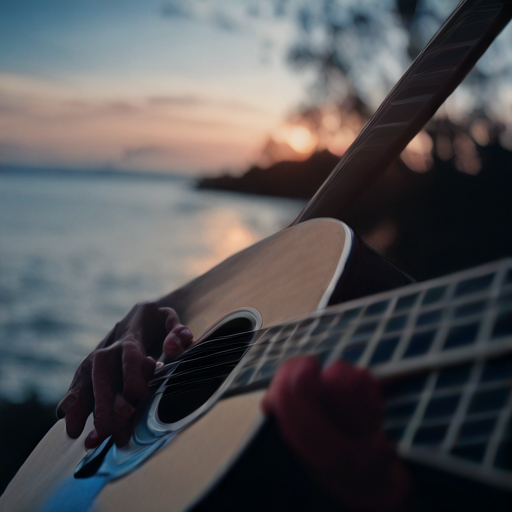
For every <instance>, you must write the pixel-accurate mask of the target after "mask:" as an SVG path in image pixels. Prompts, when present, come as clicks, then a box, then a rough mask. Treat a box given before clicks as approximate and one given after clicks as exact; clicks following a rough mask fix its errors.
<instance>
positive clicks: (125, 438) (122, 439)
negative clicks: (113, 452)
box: [114, 418, 134, 448]
mask: <svg viewBox="0 0 512 512" xmlns="http://www.w3.org/2000/svg"><path fill="white" fill-rule="evenodd" d="M133 426H134V425H133V418H132V419H131V420H130V421H129V422H128V424H127V425H126V426H125V427H124V428H123V429H121V430H120V431H119V432H117V433H116V434H115V435H114V442H115V443H116V446H117V447H119V448H122V447H123V446H126V445H127V444H128V442H129V441H130V438H131V436H132V434H133Z"/></svg>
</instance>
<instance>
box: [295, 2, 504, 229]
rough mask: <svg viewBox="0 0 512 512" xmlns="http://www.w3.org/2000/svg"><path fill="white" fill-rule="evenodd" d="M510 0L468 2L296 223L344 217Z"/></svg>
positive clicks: (455, 78) (477, 51)
mask: <svg viewBox="0 0 512 512" xmlns="http://www.w3.org/2000/svg"><path fill="white" fill-rule="evenodd" d="M511 16H512V2H511V1H510V0H465V1H462V2H461V3H460V4H459V6H458V7H457V8H456V9H455V11H454V12H453V14H452V15H451V16H450V17H449V18H448V20H447V21H446V22H445V23H444V24H443V26H442V27H441V28H440V29H439V30H438V32H437V33H436V34H435V35H434V37H433V38H432V40H431V41H430V42H429V43H428V45H427V46H426V47H425V48H424V50H423V51H422V52H421V53H420V55H419V56H418V57H417V58H416V60H415V61H414V62H413V63H412V64H411V66H410V67H409V69H408V70H407V71H406V72H405V74H404V75H403V76H402V78H401V79H400V80H399V81H398V82H397V84H396V85H395V86H394V87H393V89H392V90H391V91H390V93H389V94H388V96H387V97H386V99H385V100H384V101H383V103H382V105H381V106H380V107H379V109H378V110H377V112H376V113H375V114H374V115H373V117H372V118H371V119H370V121H369V122H368V123H367V124H366V126H365V127H364V128H363V130H362V131H361V133H360V134H359V136H358V137H357V138H356V140H355V141H354V142H353V143H352V145H351V146H350V148H349V149H348V150H347V151H346V153H345V154H344V156H343V158H342V159H341V161H340V162H339V164H338V165H337V166H336V167H335V169H334V170H333V171H332V173H331V174H330V175H329V177H328V178H327V179H326V180H325V182H324V184H323V185H322V186H321V187H320V189H319V190H318V191H317V193H316V194H315V195H314V197H313V198H312V199H311V201H310V202H309V203H308V204H307V205H306V206H305V208H304V209H303V210H302V212H301V213H300V214H299V216H298V217H297V219H296V220H295V221H294V224H297V223H299V222H304V221H305V220H308V219H312V218H315V217H333V218H337V219H340V218H342V212H343V211H346V210H344V209H345V208H346V207H347V205H348V204H349V203H350V202H351V201H354V199H355V198H356V197H357V196H358V195H359V194H360V193H362V192H363V191H364V190H365V189H366V188H368V187H369V186H370V184H371V183H372V182H373V181H374V180H375V179H377V178H378V177H379V176H380V175H382V174H383V173H384V171H385V170H386V169H387V168H388V167H389V166H390V165H391V163H392V162H393V161H394V160H396V159H397V158H398V156H399V155H400V153H401V152H402V151H403V150H404V149H405V147H406V146H407V144H408V143H409V142H410V141H411V139H412V138H413V137H414V136H415V135H416V134H417V133H418V132H419V131H420V130H421V128H422V127H423V126H424V125H425V123H426V122H427V121H428V120H429V119H430V118H431V117H432V116H433V115H434V114H435V112H436V111H437V109H438V108H439V107H440V106H441V105H442V103H443V102H444V101H445V100H446V98H447V97H448V96H449V95H450V94H451V93H452V92H453V91H454V90H455V88H456V87H457V86H458V85H459V84H460V83H461V82H462V80H463V79H464V77H465V76H466V75H467V74H468V72H469V71H470V70H471V69H472V67H473V66H474V65H475V64H476V62H477V61H478V59H479V58H480V57H481V56H482V54H483V53H484V52H485V50H486V49H487V48H488V47H489V45H490V44H491V43H492V41H493V40H494V39H495V38H496V36H497V35H498V34H499V33H500V31H501V30H502V29H503V27H505V25H506V24H507V23H508V22H509V20H510V18H511Z"/></svg>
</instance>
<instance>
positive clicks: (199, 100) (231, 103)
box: [147, 94, 262, 112]
mask: <svg viewBox="0 0 512 512" xmlns="http://www.w3.org/2000/svg"><path fill="white" fill-rule="evenodd" d="M147 102H148V104H149V105H152V106H157V107H165V106H177V107H196V106H197V107H219V108H226V109H230V110H235V111H246V112H262V110H261V109H259V108H256V107H254V106H252V105H249V104H247V103H243V102H241V101H236V100H229V99H223V98H208V97H205V96H196V95H191V94H183V95H180V94H177V95H168V96H150V97H149V98H148V99H147Z"/></svg>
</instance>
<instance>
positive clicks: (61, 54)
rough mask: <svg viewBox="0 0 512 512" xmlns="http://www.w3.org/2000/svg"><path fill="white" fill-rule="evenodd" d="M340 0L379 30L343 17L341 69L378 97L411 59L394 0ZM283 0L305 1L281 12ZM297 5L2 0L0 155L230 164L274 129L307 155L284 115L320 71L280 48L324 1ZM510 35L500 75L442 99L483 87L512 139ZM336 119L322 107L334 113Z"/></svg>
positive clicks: (91, 162) (61, 163)
mask: <svg viewBox="0 0 512 512" xmlns="http://www.w3.org/2000/svg"><path fill="white" fill-rule="evenodd" d="M456 3H457V2H456V0H429V1H428V2H425V3H421V4H418V5H420V6H421V5H422V6H423V8H422V9H423V13H420V14H421V16H419V20H420V21H419V22H418V23H419V25H418V27H419V30H418V31H417V33H419V34H420V35H421V37H422V39H423V40H424V41H425V42H426V41H428V39H429V38H430V37H431V36H432V34H433V33H434V32H435V31H436V30H437V28H438V27H439V24H440V23H441V21H440V20H443V19H445V18H446V16H447V15H448V13H449V12H450V11H451V10H452V8H453V7H454V6H455V4H456ZM338 4H339V6H342V8H339V9H338V11H336V14H337V15H339V16H340V17H341V18H343V16H345V18H347V13H349V12H351V9H352V12H355V11H356V10H359V11H360V12H362V13H363V14H364V16H367V17H368V18H371V19H372V25H371V27H372V29H371V30H372V31H371V34H370V33H366V32H365V33H362V34H361V33H360V34H357V30H358V29H357V27H352V26H351V25H350V24H349V25H348V28H347V29H346V30H344V31H343V37H344V38H345V39H344V40H343V41H342V45H343V48H342V50H343V51H345V58H346V60H347V62H348V63H349V65H350V66H349V67H350V71H349V74H348V75H347V78H348V79H349V80H350V81H351V83H352V84H353V85H354V86H355V87H356V89H357V91H358V94H359V95H360V97H362V99H363V100H364V101H365V102H366V103H367V104H368V105H369V106H370V108H376V107H377V106H378V105H379V103H380V101H382V99H383V98H384V96H385V95H386V93H387V91H388V90H389V88H390V87H391V86H392V85H393V83H395V81H396V80H398V78H399V77H400V76H401V74H402V73H403V72H404V71H405V69H406V68H407V66H408V64H409V62H410V60H409V57H408V55H407V52H406V47H407V41H408V35H407V33H406V31H405V29H404V26H403V23H402V22H401V21H400V20H399V15H398V13H397V11H396V0H380V1H375V0H368V1H365V2H361V1H360V0H343V2H338ZM338 4H336V3H333V4H332V5H336V6H338ZM279 5H281V6H285V5H287V6H292V5H294V6H296V7H297V6H298V7H297V9H296V10H295V11H294V14H293V15H290V14H286V15H284V14H282V13H281V14H279V13H278V11H279ZM300 5H301V4H300V2H297V1H296V2H290V1H288V2H286V1H284V0H283V1H282V2H279V1H277V0H275V1H270V0H267V1H263V0H261V1H260V0H244V1H242V0H146V1H144V2H142V1H140V0H109V1H104V0H103V1H100V0H75V1H73V2H70V1H64V0H46V1H45V2H41V1H40V0H3V1H2V2H0V165H3V166H6V165H7V166H9V165H11V166H28V167H50V168H70V169H118V170H137V171H162V172H173V173H181V174H217V173H219V172H221V171H226V170H227V171H232V172H235V173H236V172H242V171H243V170H245V169H246V168H247V166H248V165H250V164H253V163H258V160H259V158H260V155H261V151H262V149H263V147H264V144H265V142H266V141H267V140H268V137H269V135H272V137H273V140H275V141H278V142H279V143H282V142H283V141H284V144H285V145H286V146H287V147H288V149H289V148H290V147H292V151H295V152H298V153H299V154H303V155H306V156H307V154H308V151H312V150H313V148H315V147H316V148H319V145H318V141H320V138H319V137H317V136H316V134H315V133H310V132H308V130H307V128H305V127H303V126H302V127H298V126H294V125H293V123H292V124H290V123H288V124H286V123H287V120H288V119H289V116H290V113H292V112H294V111H296V109H297V107H298V106H299V105H300V104H301V103H304V102H307V100H308V99H309V96H308V94H310V88H311V87H310V86H311V84H312V83H313V82H314V77H315V75H314V73H315V69H314V66H309V68H308V70H307V71H306V72H297V71H293V70H292V68H291V66H290V64H289V62H288V63H287V62H286V56H287V52H288V51H289V49H290V47H291V46H290V45H291V44H292V42H293V41H295V42H297V41H299V42H301V41H304V40H305V37H308V38H309V40H310V41H314V40H315V38H316V37H317V35H318V34H317V30H318V29H319V27H320V25H321V22H320V21H319V20H320V19H321V17H322V13H321V9H322V8H323V7H322V5H324V4H323V3H321V2H319V3H316V4H315V3H305V4H304V5H307V8H308V9H309V10H310V11H312V12H313V13H314V11H315V9H316V10H317V11H318V12H316V14H313V15H311V14H309V16H310V18H309V19H301V12H300ZM283 9H284V7H283ZM420 11H421V9H420ZM283 13H284V10H283ZM433 13H434V14H435V15H434V14H433ZM315 16H316V18H315ZM324 16H325V14H324ZM343 22H344V21H343V19H340V23H343ZM315 23H316V25H315ZM308 24H311V25H312V27H313V28H311V29H307V27H306V25H308ZM301 30H302V33H301V32H300V31H301ZM308 30H309V32H308V34H307V36H306V32H307V31H308ZM511 41H512V25H511V26H509V27H507V29H506V30H505V31H504V33H503V34H502V35H501V36H500V37H499V38H498V40H497V41H496V42H495V43H494V44H493V46H492V47H491V49H490V50H489V51H488V52H487V54H486V55H485V56H484V57H483V58H482V59H481V61H480V62H479V63H478V68H479V70H480V72H481V73H482V72H483V73H484V74H493V73H494V74H497V75H500V76H502V78H501V81H499V82H497V81H496V80H494V81H493V80H488V81H487V82H486V83H487V89H484V90H483V93H482V91H481V90H476V92H475V91H473V93H471V90H470V89H468V88H464V87H461V88H459V89H458V90H457V91H456V93H455V94H454V95H453V97H452V98H451V99H450V100H449V101H448V103H447V106H446V107H443V110H444V112H447V113H448V115H455V116H456V117H457V116H459V117H460V115H464V113H465V112H466V111H469V110H471V109H472V108H473V107H474V106H475V105H477V102H478V100H479V98H481V97H485V98H486V105H487V106H486V109H487V110H488V114H489V115H490V116H491V118H493V119H496V120H498V121H500V122H502V123H504V124H505V125H507V126H508V131H507V132H505V135H506V137H505V138H506V142H507V146H510V147H512V124H511V118H512V116H511V112H512V110H511V108H512V86H511V82H510V79H509V78H510V76H511V73H512V71H511V69H512V66H511V64H512V52H510V50H509V48H510V42H511ZM308 91H309V92H308ZM471 94H473V95H471ZM336 99H338V98H336ZM477 106H478V105H477ZM331 117H332V116H330V114H329V112H327V113H326V116H325V120H326V121H327V122H328V123H327V124H329V123H330V118H331ZM363 121H364V120H363V119H356V120H355V121H354V123H352V124H353V126H348V128H347V126H344V127H341V128H343V129H344V130H345V132H343V131H340V130H339V129H338V128H335V130H338V131H337V132H336V133H334V132H333V133H330V135H329V137H331V139H330V140H331V143H325V144H323V146H322V145H320V146H322V147H328V148H329V149H330V150H331V151H333V152H334V153H336V154H342V151H344V150H345V149H346V148H347V147H348V145H349V144H350V143H351V141H352V140H353V138H354V137H355V136H356V135H357V132H358V131H359V130H360V128H361V126H362V124H361V123H362V122H363ZM336 123H338V124H339V120H335V124H336ZM330 124H332V123H330ZM349 124H350V123H349ZM336 126H338V125H336ZM509 139H510V140H509ZM504 140H505V139H504ZM413 142H416V143H417V145H418V143H419V142H421V140H419V139H418V140H416V141H413ZM315 144H316V146H315ZM420 145H421V144H420ZM427 146H428V147H427V148H426V149H425V151H430V150H429V149H428V148H429V147H430V145H428V144H427ZM322 147H320V149H322ZM422 151H423V150H422ZM299 156H300V155H299ZM304 157H305V156H304ZM281 158H288V154H284V153H283V155H281Z"/></svg>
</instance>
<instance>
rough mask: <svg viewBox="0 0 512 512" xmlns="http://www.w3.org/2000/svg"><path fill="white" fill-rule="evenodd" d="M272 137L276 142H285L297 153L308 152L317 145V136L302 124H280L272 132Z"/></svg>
mask: <svg viewBox="0 0 512 512" xmlns="http://www.w3.org/2000/svg"><path fill="white" fill-rule="evenodd" d="M272 138H273V139H274V141H275V142H277V143H278V144H287V145H288V146H290V148H292V149H293V150H294V151H296V152H297V153H301V154H304V155H305V154H308V153H311V152H312V151H314V149H315V148H316V146H317V143H318V138H317V136H316V135H315V134H314V133H312V132H311V130H309V128H307V127H306V126H303V125H292V124H285V125H281V126H279V127H278V128H277V130H275V132H274V133H273V134H272Z"/></svg>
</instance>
